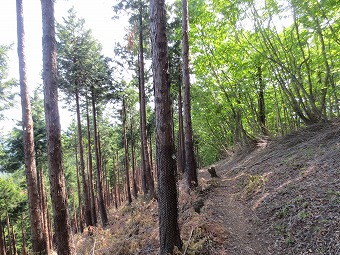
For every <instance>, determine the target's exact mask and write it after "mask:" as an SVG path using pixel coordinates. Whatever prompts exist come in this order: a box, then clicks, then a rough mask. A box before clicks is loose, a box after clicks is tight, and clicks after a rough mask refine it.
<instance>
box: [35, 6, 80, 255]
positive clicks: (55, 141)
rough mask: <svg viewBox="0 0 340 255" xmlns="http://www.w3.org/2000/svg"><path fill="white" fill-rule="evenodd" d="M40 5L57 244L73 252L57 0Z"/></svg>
mask: <svg viewBox="0 0 340 255" xmlns="http://www.w3.org/2000/svg"><path fill="white" fill-rule="evenodd" d="M41 9H42V27H43V39H42V46H43V84H44V101H45V120H46V131H47V154H48V169H49V176H50V191H51V199H52V208H53V217H54V229H55V236H56V245H57V252H58V254H63V255H73V254H75V247H74V243H73V237H72V232H71V225H70V222H69V212H68V205H67V194H66V183H65V176H64V169H63V165H62V151H61V128H60V118H59V110H58V79H57V59H56V40H55V24H54V21H55V19H54V1H53V0H41Z"/></svg>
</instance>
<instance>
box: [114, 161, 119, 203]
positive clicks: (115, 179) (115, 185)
mask: <svg viewBox="0 0 340 255" xmlns="http://www.w3.org/2000/svg"><path fill="white" fill-rule="evenodd" d="M113 162H115V163H114V167H113V192H114V194H113V195H114V199H115V207H116V209H117V208H118V201H117V200H118V198H117V177H116V169H117V167H116V165H117V163H116V161H115V160H113Z"/></svg>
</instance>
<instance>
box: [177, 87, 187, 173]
mask: <svg viewBox="0 0 340 255" xmlns="http://www.w3.org/2000/svg"><path fill="white" fill-rule="evenodd" d="M177 169H178V173H184V172H185V149H184V129H183V103H182V84H181V82H179V86H178V152H177Z"/></svg>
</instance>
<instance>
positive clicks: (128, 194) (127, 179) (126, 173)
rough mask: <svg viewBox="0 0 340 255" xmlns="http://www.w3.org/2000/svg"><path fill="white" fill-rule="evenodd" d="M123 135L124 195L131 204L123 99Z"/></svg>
mask: <svg viewBox="0 0 340 255" xmlns="http://www.w3.org/2000/svg"><path fill="white" fill-rule="evenodd" d="M123 134H124V150H125V153H124V154H125V155H124V162H125V176H126V193H127V200H128V204H131V202H132V198H131V191H130V190H131V188H130V162H129V145H128V140H127V136H126V104H125V99H123Z"/></svg>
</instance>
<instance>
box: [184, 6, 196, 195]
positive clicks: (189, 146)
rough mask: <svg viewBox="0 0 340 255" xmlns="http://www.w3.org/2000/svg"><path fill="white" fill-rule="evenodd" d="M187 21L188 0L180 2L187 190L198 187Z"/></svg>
mask: <svg viewBox="0 0 340 255" xmlns="http://www.w3.org/2000/svg"><path fill="white" fill-rule="evenodd" d="M188 30H189V19H188V0H182V60H183V67H182V68H183V70H182V76H183V86H184V96H183V104H184V112H183V117H184V147H185V174H186V180H187V185H188V187H189V189H192V188H195V187H197V185H198V179H197V169H196V160H195V153H194V142H193V132H192V123H191V99H190V77H189V36H188Z"/></svg>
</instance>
